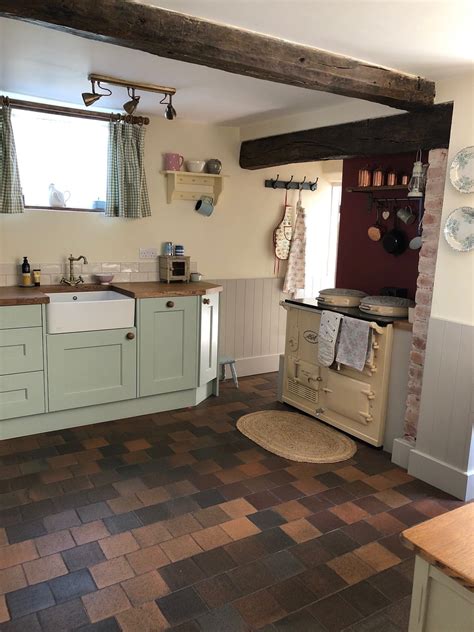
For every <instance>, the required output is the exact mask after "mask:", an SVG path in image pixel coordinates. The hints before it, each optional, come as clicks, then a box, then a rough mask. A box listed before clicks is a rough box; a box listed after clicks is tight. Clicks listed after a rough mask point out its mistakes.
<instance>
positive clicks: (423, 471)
mask: <svg viewBox="0 0 474 632" xmlns="http://www.w3.org/2000/svg"><path fill="white" fill-rule="evenodd" d="M408 473H409V474H411V475H412V476H415V477H416V478H419V479H420V480H422V481H425V483H429V484H430V485H433V486H434V487H437V488H438V489H442V490H443V491H445V492H447V493H448V494H452V495H453V496H455V497H456V498H459V499H460V500H465V501H468V500H473V499H474V472H465V471H462V470H460V469H458V468H456V467H454V466H453V465H450V464H449V463H445V462H444V461H439V460H438V459H435V458H434V457H432V456H430V455H429V454H424V453H423V452H420V451H418V450H416V448H415V449H414V450H411V452H410V459H409V464H408Z"/></svg>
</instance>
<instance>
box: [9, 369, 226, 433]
mask: <svg viewBox="0 0 474 632" xmlns="http://www.w3.org/2000/svg"><path fill="white" fill-rule="evenodd" d="M215 382H216V380H212V381H211V382H209V383H208V384H205V385H204V386H200V387H198V388H196V389H189V390H186V391H177V392H175V393H165V394H163V395H152V396H150V397H140V398H137V399H128V400H125V401H120V402H112V403H110V404H100V405H97V406H85V407H84V408H73V409H71V410H59V411H56V412H50V413H41V414H39V415H30V416H28V417H18V418H16V419H5V420H4V421H1V422H0V439H12V438H14V437H24V436H26V435H34V434H37V433H39V432H50V431H51V430H63V429H64V428H74V427H75V426H88V425H90V424H96V423H101V422H103V421H115V420H117V419H126V418H127V417H136V416H140V415H152V414H154V413H161V412H164V411H168V410H170V411H171V410H177V409H178V408H187V407H189V406H196V405H197V404H200V403H201V402H202V401H204V400H205V399H207V397H209V396H210V395H211V394H212V393H213V390H214V388H215Z"/></svg>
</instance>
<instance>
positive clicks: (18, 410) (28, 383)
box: [0, 371, 45, 436]
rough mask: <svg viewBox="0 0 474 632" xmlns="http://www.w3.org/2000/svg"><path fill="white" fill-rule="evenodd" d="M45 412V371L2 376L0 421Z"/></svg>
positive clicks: (0, 379) (0, 384)
mask: <svg viewBox="0 0 474 632" xmlns="http://www.w3.org/2000/svg"><path fill="white" fill-rule="evenodd" d="M44 411H45V407H44V373H43V371H35V372H32V373H14V374H13V375H1V376H0V419H12V418H14V417H25V416H26V415H36V414H38V413H44ZM0 436H1V431H0Z"/></svg>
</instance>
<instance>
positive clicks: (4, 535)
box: [0, 527, 8, 546]
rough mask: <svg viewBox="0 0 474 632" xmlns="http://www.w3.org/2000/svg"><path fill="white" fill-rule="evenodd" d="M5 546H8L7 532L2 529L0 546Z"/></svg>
mask: <svg viewBox="0 0 474 632" xmlns="http://www.w3.org/2000/svg"><path fill="white" fill-rule="evenodd" d="M5 544H8V538H7V532H6V531H5V529H3V527H2V528H0V546H5Z"/></svg>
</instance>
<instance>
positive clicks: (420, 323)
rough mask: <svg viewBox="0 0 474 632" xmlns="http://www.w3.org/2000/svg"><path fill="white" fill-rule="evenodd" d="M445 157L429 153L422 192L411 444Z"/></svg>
mask: <svg viewBox="0 0 474 632" xmlns="http://www.w3.org/2000/svg"><path fill="white" fill-rule="evenodd" d="M447 156H448V150H447V149H433V150H431V151H430V153H429V156H428V162H429V164H430V168H429V169H428V179H427V183H426V192H425V213H424V216H423V245H422V247H421V250H420V259H419V263H418V280H417V290H416V296H415V301H416V307H415V320H414V323H413V338H412V344H411V351H410V364H409V367H408V394H407V402H406V410H405V429H404V434H405V438H407V439H412V440H414V439H416V431H417V426H418V417H419V414H420V399H421V387H422V383H423V367H424V361H425V349H426V339H427V337H428V323H429V318H430V314H431V300H432V296H433V284H434V275H435V269H436V257H437V254H438V241H439V232H440V227H441V211H442V208H443V196H444V183H445V179H446V166H447Z"/></svg>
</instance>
